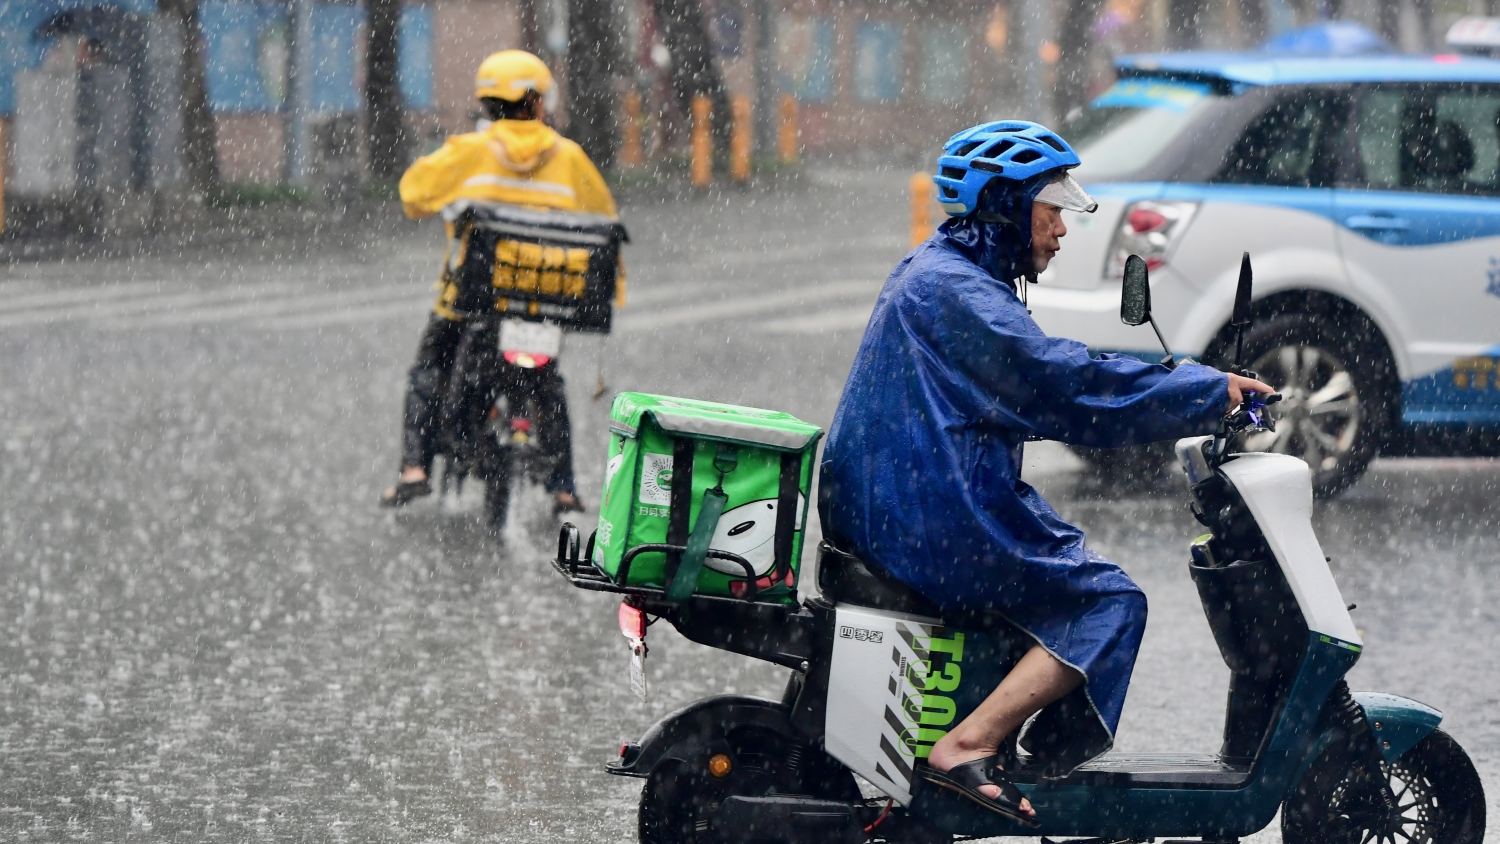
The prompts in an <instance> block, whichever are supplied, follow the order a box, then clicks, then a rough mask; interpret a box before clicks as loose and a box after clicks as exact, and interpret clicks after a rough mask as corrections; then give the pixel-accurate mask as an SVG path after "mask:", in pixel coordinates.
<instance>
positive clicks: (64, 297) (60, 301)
mask: <svg viewBox="0 0 1500 844" xmlns="http://www.w3.org/2000/svg"><path fill="white" fill-rule="evenodd" d="M174 288H180V286H179V285H174V284H172V283H170V282H166V281H132V282H127V283H125V284H110V285H103V286H99V287H71V288H68V289H66V290H48V291H45V292H41V293H26V294H21V295H17V296H0V312H5V311H25V310H31V309H33V308H55V307H59V306H63V305H77V304H81V303H89V302H109V301H113V300H115V299H129V298H131V297H134V296H147V295H150V294H153V293H166V292H168V291H169V290H171V289H174Z"/></svg>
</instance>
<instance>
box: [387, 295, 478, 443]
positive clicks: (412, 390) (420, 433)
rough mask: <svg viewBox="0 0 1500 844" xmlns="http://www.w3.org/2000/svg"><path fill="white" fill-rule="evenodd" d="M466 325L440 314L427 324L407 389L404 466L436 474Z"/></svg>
mask: <svg viewBox="0 0 1500 844" xmlns="http://www.w3.org/2000/svg"><path fill="white" fill-rule="evenodd" d="M463 336H464V325H463V323H461V322H453V321H451V320H446V319H443V318H442V317H440V316H438V315H437V314H433V315H431V317H429V318H428V320H427V330H426V331H423V332H422V341H421V343H419V344H418V345H417V361H416V363H414V364H412V367H411V373H410V375H411V378H410V381H408V383H407V388H406V418H405V420H404V425H403V426H402V431H401V466H402V467H403V468H404V467H407V466H421V467H422V468H423V469H424V470H425V471H428V472H431V471H432V458H433V457H435V456H436V455H437V447H438V436H439V434H441V433H442V424H443V420H442V408H443V397H444V396H446V395H447V393H448V381H449V378H450V376H451V375H452V373H453V357H454V355H455V354H456V353H457V352H458V343H459V341H460V340H462V339H463Z"/></svg>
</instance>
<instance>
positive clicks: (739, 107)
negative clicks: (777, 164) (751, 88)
mask: <svg viewBox="0 0 1500 844" xmlns="http://www.w3.org/2000/svg"><path fill="white" fill-rule="evenodd" d="M733 110H734V130H733V132H732V133H731V134H730V136H729V176H730V178H732V179H734V180H735V181H736V182H748V181H750V136H751V132H752V131H754V128H755V125H754V124H753V123H751V122H750V98H749V97H735V98H734V103H733Z"/></svg>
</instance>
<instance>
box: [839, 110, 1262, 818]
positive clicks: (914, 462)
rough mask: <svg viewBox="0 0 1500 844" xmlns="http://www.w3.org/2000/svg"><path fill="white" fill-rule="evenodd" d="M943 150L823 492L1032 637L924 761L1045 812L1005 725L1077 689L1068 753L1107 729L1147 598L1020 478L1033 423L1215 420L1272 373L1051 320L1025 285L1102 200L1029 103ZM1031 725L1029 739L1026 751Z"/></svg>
mask: <svg viewBox="0 0 1500 844" xmlns="http://www.w3.org/2000/svg"><path fill="white" fill-rule="evenodd" d="M944 152H945V154H944V155H943V156H942V157H941V158H939V159H938V175H937V176H936V177H934V181H935V182H936V183H937V186H938V189H939V201H940V202H942V204H943V206H944V208H945V209H946V210H947V211H948V213H949V214H950V215H951V217H952V219H950V220H948V222H946V223H945V224H943V226H942V227H940V228H939V229H938V231H937V233H936V234H934V235H933V236H932V237H930V238H928V240H927V241H926V242H924V243H922V244H921V245H920V246H918V247H917V248H916V249H915V250H913V251H912V253H911V254H910V255H908V256H907V257H906V259H905V260H903V261H902V262H901V263H900V264H899V265H897V267H896V269H895V271H894V272H893V273H892V274H891V277H890V279H889V280H888V281H887V282H886V285H885V289H884V290H883V291H882V292H881V294H880V298H879V300H878V301H877V303H876V306H875V311H874V313H873V314H872V316H871V317H870V323H869V327H868V328H867V329H866V331H865V336H864V340H863V341H862V342H861V344H860V347H859V353H858V354H857V355H856V357H855V362H854V366H853V369H852V371H851V372H850V374H849V380H848V383H847V384H846V385H845V387H844V393H843V397H842V398H841V399H840V401H839V408H838V413H837V415H836V416H835V417H834V421H833V427H832V430H831V431H830V433H829V437H828V444H827V447H826V449H825V451H824V453H823V466H822V477H821V481H820V488H821V490H820V495H819V499H820V503H819V506H820V510H821V515H822V519H823V525H824V532H825V535H827V536H828V537H829V538H830V540H831V541H833V542H834V543H835V544H837V545H840V546H842V547H843V548H844V550H846V551H849V552H852V553H854V554H856V555H858V556H860V557H862V558H864V559H866V560H868V561H870V562H872V563H874V564H875V565H876V566H878V567H880V568H882V569H884V570H885V571H886V572H888V573H889V574H890V575H892V576H893V577H895V578H896V579H897V580H899V581H901V582H902V583H904V584H906V585H907V586H909V587H911V588H912V589H914V590H916V591H917V592H919V593H921V594H922V595H924V596H925V597H927V598H928V599H930V600H931V601H933V602H934V603H935V604H937V605H938V606H939V607H940V608H941V609H942V610H943V611H944V612H951V613H963V612H982V613H998V614H1000V615H1002V616H1003V617H1004V618H1005V619H1006V620H1008V621H1009V622H1011V623H1012V624H1014V625H1016V626H1017V627H1019V628H1021V629H1022V630H1024V631H1025V632H1026V633H1027V634H1028V635H1029V636H1030V637H1031V639H1032V640H1033V641H1034V642H1035V644H1034V645H1033V646H1032V647H1031V649H1030V650H1029V651H1027V652H1026V653H1025V655H1024V656H1023V657H1022V658H1021V659H1020V660H1019V662H1018V663H1017V664H1016V665H1015V667H1014V668H1013V669H1012V670H1011V671H1010V672H1009V673H1008V674H1007V675H1006V677H1005V679H1004V681H1003V682H1001V684H1000V686H999V688H997V689H996V690H995V691H994V692H993V693H992V694H991V695H990V696H989V697H988V698H987V699H986V700H985V701H984V702H983V703H982V704H981V705H980V706H979V707H978V708H977V709H976V710H975V711H974V712H973V713H972V714H971V715H970V716H969V717H968V718H966V719H964V720H963V721H962V722H960V723H959V724H958V725H956V726H955V727H954V728H953V729H952V730H950V731H949V732H948V734H947V735H946V736H944V737H943V738H942V739H941V740H940V741H938V742H937V744H936V745H934V746H933V748H932V750H931V753H930V755H929V756H928V758H927V760H926V764H925V765H922V766H920V767H919V769H918V770H919V771H920V773H921V775H922V776H923V777H924V778H926V779H928V780H930V781H932V782H934V783H936V784H938V785H939V786H942V787H946V788H950V789H953V790H955V791H958V792H959V793H961V794H963V795H964V796H966V797H969V798H970V799H972V800H974V801H976V802H978V803H980V804H981V805H984V806H985V807H986V808H989V809H991V810H993V811H996V812H999V813H1000V814H1002V815H1005V816H1007V817H1011V818H1015V819H1017V820H1020V821H1022V822H1027V823H1035V821H1034V818H1035V812H1034V811H1033V810H1032V808H1031V806H1030V803H1029V802H1028V801H1027V800H1026V799H1025V798H1024V797H1022V795H1021V793H1020V791H1019V789H1017V788H1016V787H1015V786H1014V785H1012V784H1011V783H1010V781H1009V780H1008V779H1007V775H1006V771H1005V765H1006V764H1007V763H1006V761H1005V760H1006V754H1003V753H1001V751H1000V749H1001V747H1002V743H1004V742H1005V740H1006V739H1007V737H1010V736H1011V735H1012V734H1013V733H1015V732H1016V731H1017V730H1018V729H1019V728H1020V727H1021V725H1022V724H1023V723H1024V722H1025V721H1026V720H1027V719H1028V718H1029V717H1031V716H1032V715H1034V714H1036V713H1038V712H1040V711H1041V710H1042V709H1043V708H1044V707H1048V706H1049V704H1053V703H1054V702H1058V703H1059V706H1058V707H1054V708H1053V710H1052V711H1053V712H1057V711H1066V709H1067V708H1066V706H1064V705H1065V704H1068V703H1069V702H1070V701H1072V702H1075V703H1076V706H1073V707H1072V710H1071V711H1072V712H1073V715H1074V716H1075V717H1073V718H1072V720H1071V721H1067V723H1068V724H1069V729H1070V730H1071V731H1072V732H1074V735H1073V737H1072V738H1073V739H1076V741H1073V743H1072V744H1071V745H1068V746H1067V749H1066V750H1063V751H1062V752H1061V753H1060V755H1061V756H1062V757H1063V758H1065V760H1066V761H1065V763H1064V764H1063V765H1062V768H1063V770H1064V771H1065V770H1067V769H1071V768H1073V767H1076V766H1077V765H1078V764H1081V763H1082V762H1083V761H1086V760H1087V759H1088V758H1091V757H1093V756H1097V755H1098V754H1099V753H1102V752H1104V751H1105V750H1107V749H1108V748H1109V747H1110V746H1111V744H1112V743H1113V741H1114V731H1115V727H1116V725H1117V724H1118V722H1119V718H1120V710H1121V708H1122V707H1123V705H1124V703H1125V691H1126V688H1127V686H1128V685H1129V681H1130V673H1131V670H1132V669H1133V667H1134V665H1135V657H1136V652H1137V650H1138V648H1139V646H1140V642H1141V635H1142V633H1143V632H1144V630H1145V624H1146V598H1145V595H1144V594H1143V593H1142V592H1141V590H1140V589H1139V588H1138V587H1137V586H1136V585H1135V583H1133V582H1132V581H1131V580H1130V578H1129V577H1128V576H1127V575H1126V574H1125V573H1124V572H1123V571H1121V570H1120V568H1119V567H1117V566H1115V565H1114V564H1112V563H1110V562H1109V561H1108V560H1105V559H1104V558H1103V557H1101V556H1099V555H1098V554H1097V553H1095V552H1094V551H1093V550H1091V549H1090V548H1089V547H1088V546H1087V545H1086V544H1085V543H1084V537H1083V533H1082V531H1080V530H1078V529H1077V528H1075V527H1073V526H1071V525H1069V524H1067V523H1066V522H1064V521H1063V520H1062V518H1061V517H1059V516H1058V514H1057V512H1056V511H1054V510H1053V509H1052V507H1051V506H1050V505H1048V504H1047V502H1046V501H1044V500H1043V499H1042V498H1041V496H1040V495H1038V494H1037V492H1036V490H1034V489H1032V487H1031V486H1029V485H1028V484H1026V483H1025V482H1024V481H1022V480H1021V477H1020V476H1021V448H1022V444H1023V443H1024V442H1025V441H1026V439H1028V438H1043V439H1050V440H1060V441H1062V442H1065V443H1070V444H1075V445H1085V446H1095V447H1117V446H1125V445H1131V444H1135V443H1143V442H1151V441H1157V440H1166V439H1175V438H1179V437H1187V436H1193V435H1197V434H1208V433H1212V432H1213V431H1214V430H1215V428H1216V426H1217V423H1218V420H1219V417H1220V416H1221V415H1222V414H1223V413H1225V412H1226V410H1228V409H1229V408H1232V407H1234V406H1235V405H1238V404H1239V403H1240V401H1241V398H1242V395H1243V392H1244V391H1246V390H1255V391H1258V392H1265V393H1270V392H1272V388H1271V387H1269V386H1267V385H1265V384H1262V383H1260V382H1258V381H1254V380H1251V379H1248V378H1243V377H1240V376H1238V375H1227V374H1225V373H1223V372H1219V371H1218V370H1215V369H1212V368H1210V367H1207V366H1198V365H1192V364H1184V365H1182V366H1179V367H1177V368H1176V369H1169V368H1167V367H1166V366H1162V365H1160V364H1150V363H1143V362H1141V361H1139V360H1136V359H1135V358H1131V357H1125V356H1116V355H1097V356H1094V355H1090V354H1089V352H1088V349H1087V348H1085V347H1084V346H1083V345H1082V344H1081V343H1077V342H1074V341H1072V340H1065V339H1062V338H1057V337H1049V336H1047V335H1046V334H1044V333H1043V332H1042V330H1041V329H1040V328H1039V327H1037V324H1036V322H1034V321H1033V320H1032V318H1031V316H1030V314H1029V313H1028V311H1027V309H1026V305H1025V301H1024V298H1023V297H1024V295H1025V285H1026V284H1027V283H1028V281H1030V280H1034V278H1035V275H1036V274H1037V273H1039V272H1041V271H1042V270H1044V269H1046V267H1047V264H1048V262H1049V261H1050V260H1051V259H1052V258H1053V256H1055V255H1056V254H1057V252H1058V250H1059V249H1060V248H1061V244H1060V242H1059V240H1060V238H1062V237H1063V236H1064V235H1065V234H1067V228H1066V227H1065V226H1064V225H1063V222H1062V219H1061V217H1060V214H1061V212H1062V211H1063V210H1069V211H1077V212H1092V211H1093V210H1094V209H1095V207H1096V205H1095V203H1094V202H1093V200H1092V199H1091V198H1090V197H1089V196H1088V194H1086V193H1085V192H1084V191H1083V188H1082V187H1081V186H1079V184H1078V183H1077V182H1076V181H1074V180H1073V178H1072V177H1071V176H1069V175H1068V174H1067V171H1068V170H1069V169H1070V168H1072V167H1076V166H1077V165H1078V164H1079V159H1078V156H1077V155H1076V154H1075V153H1074V152H1073V150H1072V148H1071V147H1069V146H1068V145H1067V143H1066V142H1064V141H1063V140H1062V139H1061V138H1059V137H1058V136H1057V135H1055V134H1054V133H1052V132H1050V131H1049V130H1047V129H1046V128H1045V127H1043V126H1039V125H1037V124H1035V123H1025V122H1020V121H1004V122H998V123H988V124H984V125H981V126H976V127H974V128H972V129H968V130H966V131H964V132H960V133H959V134H957V135H954V136H953V137H952V138H951V139H950V140H949V141H948V143H947V144H946V145H945V147H944ZM1065 698H1066V699H1065ZM1047 715H1048V713H1043V716H1042V718H1039V719H1038V725H1040V724H1042V721H1043V719H1045V718H1046V717H1047ZM1065 720H1066V719H1065ZM1052 723H1053V725H1054V726H1055V724H1056V723H1057V721H1056V719H1054V721H1053V722H1052ZM1038 732H1039V730H1038V727H1037V726H1033V728H1032V729H1031V730H1030V731H1028V734H1027V736H1026V739H1025V742H1024V743H1025V744H1026V746H1027V747H1028V748H1030V749H1032V750H1034V751H1035V750H1037V748H1036V747H1035V744H1036V742H1033V735H1034V734H1036V733H1038ZM1046 742H1047V740H1045V739H1044V743H1046ZM1055 745H1056V742H1055V741H1053V742H1051V743H1050V744H1049V747H1051V746H1055Z"/></svg>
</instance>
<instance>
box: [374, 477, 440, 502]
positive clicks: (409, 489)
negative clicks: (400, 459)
mask: <svg viewBox="0 0 1500 844" xmlns="http://www.w3.org/2000/svg"><path fill="white" fill-rule="evenodd" d="M431 494H432V482H431V481H402V482H400V483H398V484H396V485H395V486H393V487H391V488H390V489H388V490H386V491H385V492H384V493H382V494H381V496H380V506H382V507H400V506H402V505H404V504H406V503H407V502H408V501H411V500H413V499H416V498H421V497H422V496H424V495H431Z"/></svg>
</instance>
